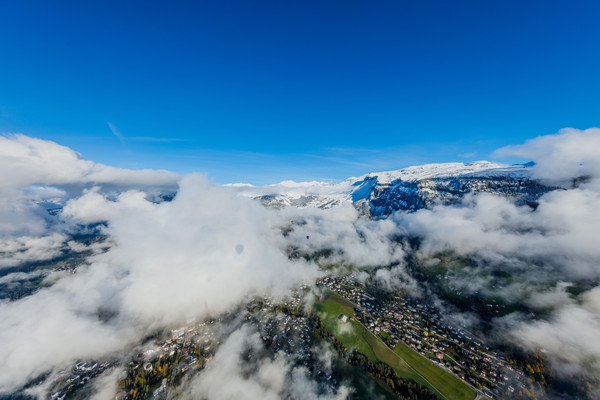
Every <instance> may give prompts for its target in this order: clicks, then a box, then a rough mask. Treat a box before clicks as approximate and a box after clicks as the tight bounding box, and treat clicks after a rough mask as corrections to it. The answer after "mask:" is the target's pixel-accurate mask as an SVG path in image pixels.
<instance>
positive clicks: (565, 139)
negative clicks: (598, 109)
mask: <svg viewBox="0 0 600 400" xmlns="http://www.w3.org/2000/svg"><path fill="white" fill-rule="evenodd" d="M494 156H497V157H505V156H517V157H522V158H525V159H530V160H533V161H535V163H536V165H535V166H534V168H533V170H534V174H535V176H536V177H538V178H542V179H548V180H551V181H559V182H560V181H565V180H568V179H572V178H578V177H581V176H595V177H598V176H600V128H590V129H586V130H579V129H574V128H565V129H561V130H560V131H559V132H558V133H557V134H555V135H545V136H539V137H537V138H535V139H531V140H528V141H527V142H525V143H524V144H521V145H513V146H506V147H503V148H501V149H498V150H496V152H495V153H494Z"/></svg>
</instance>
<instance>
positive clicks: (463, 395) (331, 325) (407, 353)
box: [314, 292, 476, 400]
mask: <svg viewBox="0 0 600 400" xmlns="http://www.w3.org/2000/svg"><path fill="white" fill-rule="evenodd" d="M314 308H315V311H317V312H318V313H319V316H320V317H321V320H322V321H323V325H324V326H325V328H327V330H328V331H329V332H331V333H332V334H334V335H335V336H336V337H337V338H338V339H339V340H340V341H341V342H342V343H343V344H344V346H345V347H346V348H347V349H349V350H352V349H357V351H359V352H360V353H362V354H364V355H365V356H367V358H369V359H370V360H372V361H382V362H384V363H386V364H388V365H389V366H390V367H392V368H394V370H395V371H396V373H397V374H398V376H399V377H401V378H404V379H410V380H413V381H415V382H417V383H418V384H419V385H421V386H425V387H427V388H429V389H430V390H432V391H433V392H434V393H435V394H436V395H437V396H438V397H440V398H441V399H447V400H455V399H456V400H473V399H474V398H475V395H476V393H475V391H474V390H473V389H471V388H470V387H469V386H467V385H466V384H465V383H464V382H462V381H461V380H460V379H458V378H456V377H455V376H454V375H452V374H449V373H448V372H446V371H444V370H443V369H441V368H439V367H438V366H436V365H434V364H432V363H431V362H429V361H427V360H425V359H423V358H422V357H421V356H419V355H418V354H417V353H415V352H414V351H412V350H411V349H409V348H408V347H406V346H405V345H404V344H402V343H401V342H399V343H398V345H397V346H396V348H395V351H392V350H390V348H389V347H387V346H386V345H385V344H384V343H383V341H381V339H379V338H378V337H376V336H375V335H373V334H372V333H371V332H370V331H369V330H367V329H366V328H365V327H364V326H363V325H362V324H360V323H359V322H356V321H353V320H348V321H347V322H346V323H343V322H341V321H340V320H339V318H338V317H339V316H340V314H344V315H347V316H348V317H351V316H353V315H354V309H353V308H352V307H351V306H350V305H349V303H348V302H347V301H346V300H344V299H343V298H342V297H340V296H338V295H336V294H335V293H331V292H329V293H328V294H327V296H326V297H325V300H324V302H323V303H321V302H319V301H317V302H315V304H314Z"/></svg>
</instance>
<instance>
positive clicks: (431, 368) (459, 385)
mask: <svg viewBox="0 0 600 400" xmlns="http://www.w3.org/2000/svg"><path fill="white" fill-rule="evenodd" d="M394 352H395V353H396V354H398V355H399V356H400V357H402V358H403V359H404V360H406V362H408V363H409V364H410V365H411V366H412V367H413V368H414V369H415V371H417V372H418V373H419V374H420V375H421V376H423V377H425V378H426V379H427V380H428V381H429V382H431V384H432V385H434V386H435V387H436V388H439V390H440V391H441V392H442V393H443V394H444V396H445V397H446V398H448V399H452V400H453V399H457V400H472V399H474V398H475V396H476V393H475V391H474V390H473V389H471V388H470V387H469V386H467V385H466V384H465V383H464V382H462V381H461V380H460V379H458V378H457V377H455V376H454V375H452V374H450V373H448V372H446V371H444V370H443V369H441V368H439V367H438V366H437V365H434V364H432V363H431V362H429V361H427V360H425V359H424V358H423V357H421V356H420V355H419V354H417V353H415V352H414V351H413V350H411V349H410V348H409V347H407V346H406V345H405V344H404V343H402V342H398V344H396V347H395V348H394Z"/></svg>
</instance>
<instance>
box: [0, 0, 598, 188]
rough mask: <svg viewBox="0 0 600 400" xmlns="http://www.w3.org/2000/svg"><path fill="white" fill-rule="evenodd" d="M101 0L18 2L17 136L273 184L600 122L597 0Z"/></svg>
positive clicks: (4, 92)
mask: <svg viewBox="0 0 600 400" xmlns="http://www.w3.org/2000/svg"><path fill="white" fill-rule="evenodd" d="M87 3H90V2H86V1H74V2H63V1H26V0H25V1H21V0H20V1H11V2H9V1H5V2H2V5H1V6H0V35H1V37H2V40H0V132H1V133H10V132H12V133H16V132H20V133H24V134H27V135H30V136H35V137H40V138H44V139H49V140H54V141H57V142H59V143H61V144H64V145H66V146H69V147H71V148H73V149H75V150H77V151H79V152H80V153H81V154H82V155H83V156H84V157H85V158H87V159H91V160H94V161H97V162H102V163H105V164H109V165H115V166H121V167H126V168H165V169H170V170H174V171H176V172H182V173H185V172H191V171H201V172H205V173H207V174H208V175H209V176H210V177H211V178H212V179H213V180H215V181H217V182H222V183H225V182H239V181H244V182H251V183H259V184H260V183H271V182H277V181H280V180H282V179H295V180H308V179H335V180H338V179H343V178H346V177H348V176H352V175H359V174H363V173H366V172H369V171H377V170H386V169H397V168H401V167H404V166H407V165H411V164H416V163H425V162H447V161H472V160H476V159H488V158H489V154H490V152H491V151H492V150H493V149H495V148H497V147H501V146H503V145H506V144H512V143H520V142H522V141H524V140H526V139H527V138H532V137H535V136H538V135H542V134H549V133H554V132H556V131H557V130H558V129H560V128H563V127H567V126H573V127H576V128H581V129H583V128H588V127H591V126H598V125H600V30H599V29H598V21H599V17H600V2H598V1H594V0H587V1H547V0H546V1H524V0H521V1H482V0H476V1H427V0H418V1H414V0H413V1H401V0H393V1H377V0H370V1H366V0H365V1H358V0H346V1H333V0H332V1H327V0H319V1H310V0H298V1H296V0H278V1H261V0H253V1H248V0H241V1H228V0H218V1H196V2H177V1H168V2H167V1H164V2H161V3H158V2H152V1H150V2H148V1H144V2H141V1H140V2H126V1H118V2H108V1H101V2H96V3H97V5H95V6H93V5H89V4H87ZM111 126H112V128H111Z"/></svg>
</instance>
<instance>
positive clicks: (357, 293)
mask: <svg viewBox="0 0 600 400" xmlns="http://www.w3.org/2000/svg"><path fill="white" fill-rule="evenodd" d="M319 284H322V285H324V286H326V287H327V288H328V289H329V290H331V291H334V292H336V293H337V294H339V295H341V296H343V297H344V298H346V299H347V300H349V301H351V302H353V303H354V304H355V305H356V307H355V318H356V320H358V321H359V322H361V323H362V324H363V325H364V326H365V327H366V328H367V329H369V330H370V331H371V332H373V333H374V334H376V335H377V334H379V335H380V337H382V338H384V339H387V340H384V341H386V342H387V344H388V346H390V347H391V348H393V347H394V346H395V345H396V344H397V343H398V342H400V341H401V342H403V343H404V344H406V345H407V346H409V347H410V348H411V349H412V350H414V351H415V352H417V353H419V354H420V355H421V356H423V357H425V358H427V359H429V360H430V361H431V362H432V363H435V364H436V365H438V366H439V367H441V368H443V369H445V370H446V371H448V372H450V373H452V374H454V375H455V376H457V377H458V378H460V379H461V380H463V381H465V382H467V383H469V384H471V385H473V386H475V387H477V388H480V389H481V390H483V391H484V393H486V394H487V395H488V396H489V397H493V392H494V391H496V392H503V391H504V388H505V387H506V386H507V382H508V381H509V380H510V379H514V375H515V371H514V370H513V369H512V368H511V366H510V364H509V363H508V362H507V361H506V360H504V359H503V358H502V357H500V356H498V355H497V354H495V353H493V352H489V348H487V347H486V346H484V345H482V344H481V343H479V342H478V341H477V339H475V338H474V335H473V334H470V333H467V332H465V331H464V330H462V329H460V328H454V327H451V326H450V325H448V324H447V323H446V322H445V321H444V320H443V318H441V316H440V314H439V312H438V310H437V308H436V307H435V306H433V305H431V304H427V303H423V300H422V299H419V300H415V299H411V298H401V297H400V296H398V295H391V296H388V297H386V298H384V299H381V298H377V297H376V296H373V295H372V294H370V293H368V292H367V291H366V290H365V288H364V287H363V286H362V285H361V284H360V283H359V282H358V280H357V279H356V278H355V276H354V275H353V274H350V275H346V276H343V277H336V276H329V277H325V278H322V279H321V280H320V281H319ZM381 332H385V334H382V333H381Z"/></svg>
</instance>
